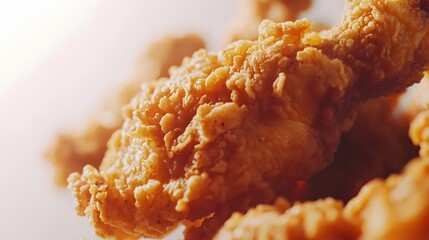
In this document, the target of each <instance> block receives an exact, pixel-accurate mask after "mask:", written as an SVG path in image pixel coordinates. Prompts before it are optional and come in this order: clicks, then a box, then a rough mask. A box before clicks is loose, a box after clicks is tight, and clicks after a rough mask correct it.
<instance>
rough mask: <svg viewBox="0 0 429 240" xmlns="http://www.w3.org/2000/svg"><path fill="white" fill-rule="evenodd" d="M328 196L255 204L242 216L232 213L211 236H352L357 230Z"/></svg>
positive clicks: (225, 238) (224, 239)
mask: <svg viewBox="0 0 429 240" xmlns="http://www.w3.org/2000/svg"><path fill="white" fill-rule="evenodd" d="M343 210H344V207H343V204H342V203H341V202H339V201H336V200H334V199H332V198H327V199H324V200H318V201H315V202H306V203H295V204H293V205H292V206H291V204H290V203H289V202H288V201H286V200H285V199H283V198H279V199H277V201H276V203H275V204H274V205H273V206H270V205H259V206H257V207H256V208H254V209H251V210H249V211H248V212H247V213H246V214H245V215H243V214H241V213H234V214H233V215H232V216H231V218H230V219H228V221H227V222H226V223H225V224H224V226H223V227H222V229H221V230H220V231H219V232H218V233H217V234H216V236H215V237H214V239H219V240H220V239H222V240H232V239H234V240H239V239H254V240H257V239H276V240H283V239H284V240H286V239H312V240H316V239H331V240H335V239H338V240H340V239H341V240H349V239H356V237H357V236H358V235H359V229H358V228H357V227H355V226H354V225H353V224H351V223H350V222H349V221H348V220H347V219H346V217H345V216H344V213H343Z"/></svg>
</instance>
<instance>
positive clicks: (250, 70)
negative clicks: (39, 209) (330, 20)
mask: <svg viewBox="0 0 429 240" xmlns="http://www.w3.org/2000/svg"><path fill="white" fill-rule="evenodd" d="M247 4H248V5H246V6H247V7H246V8H244V9H243V13H242V14H243V16H247V17H249V18H252V16H253V18H252V21H247V23H246V24H244V25H245V26H244V25H243V26H242V27H236V28H235V30H233V34H231V37H230V38H229V39H233V40H235V39H237V38H244V39H247V40H238V41H236V42H233V43H231V44H229V45H228V46H226V47H225V48H224V49H223V50H222V51H219V52H209V51H206V50H203V49H201V50H199V51H197V52H195V53H194V54H193V55H192V57H186V58H185V59H184V60H183V62H182V65H181V66H180V67H172V68H170V70H169V76H168V78H161V79H160V80H158V81H151V82H144V83H142V85H141V86H140V87H136V86H137V84H135V85H133V86H132V87H130V88H129V89H132V91H130V93H129V94H127V96H128V98H130V97H131V96H132V95H133V98H132V100H130V101H129V103H127V104H125V103H124V102H127V101H118V100H115V102H116V103H119V105H122V104H125V106H124V107H123V108H122V109H123V110H122V116H123V117H122V119H123V121H122V119H121V120H118V121H116V122H119V123H118V124H122V126H119V125H118V124H117V125H114V126H112V128H110V129H109V130H105V129H101V130H99V132H94V131H87V132H86V134H84V135H82V136H78V137H74V138H71V140H68V142H67V141H64V140H63V141H62V142H58V143H57V145H56V147H55V148H54V149H56V152H54V154H51V159H59V160H57V161H62V162H67V164H72V165H77V166H78V167H82V164H91V165H92V166H91V165H87V166H85V167H83V172H82V173H78V172H76V173H72V174H71V175H70V176H69V178H68V186H69V189H70V190H71V191H72V192H73V195H74V196H75V199H76V200H77V201H76V202H77V205H76V210H77V212H78V214H80V215H86V216H88V217H89V218H90V220H91V223H92V225H93V227H94V230H95V232H96V233H97V235H99V236H101V237H105V238H112V237H113V238H116V239H123V238H127V239H135V238H139V237H153V238H160V237H163V236H165V235H166V234H168V233H169V232H171V231H172V230H173V229H175V228H176V227H177V225H178V224H184V225H185V226H186V230H185V233H184V235H185V238H186V239H211V238H214V239H404V238H409V237H411V239H424V238H425V236H428V235H429V228H427V225H428V223H429V203H426V200H425V196H428V194H429V188H427V187H426V185H427V186H429V165H428V161H429V160H426V158H427V157H429V154H428V153H429V144H428V143H427V142H428V141H429V130H427V128H428V129H429V113H428V112H426V111H422V112H421V113H419V112H420V111H421V110H422V109H424V107H418V108H417V107H415V105H413V106H414V107H413V110H412V111H411V110H410V111H407V110H403V109H401V107H400V106H401V104H399V103H400V102H401V101H402V100H401V99H400V95H399V93H400V92H402V91H403V90H405V88H406V87H408V86H410V85H412V84H413V83H416V82H418V81H420V79H421V78H422V76H423V74H422V73H423V71H424V69H425V67H426V66H427V64H428V62H429V54H428V53H429V49H428V47H429V32H428V31H429V15H428V11H429V7H428V6H429V2H428V1H426V0H395V1H393V0H361V1H359V0H352V1H350V2H349V4H348V6H347V8H346V11H345V16H344V17H343V20H342V21H341V22H340V23H338V24H337V25H335V26H333V27H332V28H330V29H327V30H324V31H314V30H313V28H312V23H311V22H310V21H309V20H306V19H303V20H297V21H294V22H292V21H287V22H279V23H275V22H273V21H270V20H264V21H262V23H261V24H260V25H259V29H258V34H255V33H254V32H252V30H251V29H256V28H252V26H254V25H255V24H254V23H255V22H259V21H261V20H262V19H264V18H271V19H273V20H277V21H286V20H295V19H296V18H297V16H298V15H299V12H300V11H303V10H305V9H307V8H308V7H309V5H310V1H300V3H299V4H297V2H296V1H279V0H272V1H269V0H266V1H260V0H252V1H250V2H247ZM247 17H246V18H247ZM235 26H239V25H235ZM247 27H248V28H247ZM233 29H234V28H233ZM256 35H257V36H256ZM192 39H195V37H192ZM184 43H185V45H186V44H188V45H186V46H187V47H185V49H190V50H192V49H195V48H200V45H202V42H201V41H199V40H198V41H196V42H192V40H189V39H185V40H184ZM170 44H171V43H170ZM173 49H175V48H173ZM164 53H166V54H165V55H162V54H164ZM188 53H189V52H188V51H184V52H181V53H180V54H178V56H179V55H180V56H183V55H187V54H188ZM171 54H172V52H170V51H161V55H162V56H164V57H168V56H170V55H171ZM164 57H160V58H156V57H155V58H152V59H156V60H155V62H157V63H158V64H159V66H160V68H159V69H164V70H160V71H159V74H158V75H156V74H154V76H153V78H146V77H143V78H140V79H154V78H156V76H165V75H163V74H161V73H162V72H164V73H165V69H166V68H165V67H161V66H170V65H174V64H177V61H176V60H174V61H173V60H171V59H170V58H164ZM167 59H168V60H167ZM142 64H143V65H148V66H150V64H149V63H148V62H146V61H144V63H142ZM151 69H152V68H151ZM141 82H142V81H140V82H139V83H138V84H140V83H141ZM385 96H389V97H385ZM127 100H128V99H127ZM117 105H118V104H112V106H117ZM112 109H115V111H117V109H119V108H118V107H114V108H112ZM416 109H418V110H416ZM415 115H417V117H416V120H414V121H413V122H412V123H411V128H410V129H409V126H410V121H411V119H413V118H414V116H415ZM116 116H118V114H116ZM96 126H98V125H96ZM90 129H93V128H90ZM408 131H409V134H410V136H411V138H412V141H411V140H410V139H409V138H408ZM103 134H105V135H106V136H104V135H103ZM110 135H112V136H111V138H110V140H109V141H108V147H107V151H106V153H105V154H104V151H105V149H104V148H103V146H104V145H103V144H105V143H106V141H107V136H110ZM60 139H61V138H60ZM412 143H414V144H416V145H419V147H420V157H419V158H416V159H414V160H411V161H410V159H413V158H414V157H416V156H417V155H418V148H416V147H414V146H413V144H412ZM62 148H64V149H71V150H70V151H66V150H63V149H62ZM73 149H74V150H76V149H77V150H79V151H73ZM85 149H86V152H85V151H80V150H85ZM76 152H77V153H76ZM88 153H89V154H88ZM91 154H93V155H91ZM52 156H54V157H52ZM103 156H104V157H103ZM101 158H102V161H101V164H99V161H100V160H101ZM67 164H63V165H64V166H65V167H63V169H64V170H62V171H60V173H61V174H59V176H60V178H61V179H64V174H65V173H68V170H76V169H71V167H70V166H67ZM98 165H99V167H98ZM404 166H405V170H404V171H403V172H402V173H401V174H399V175H397V174H395V173H398V172H400V171H401V169H403V168H404ZM97 167H98V168H97ZM389 175H390V176H389ZM388 176H389V177H388ZM385 177H388V178H387V179H385V180H383V179H382V178H385ZM375 178H380V179H377V180H373V179H375ZM276 198H277V200H276V202H275V204H274V205H267V204H270V203H272V202H273V201H274V199H276ZM292 201H296V202H295V203H292ZM260 204H262V205H260ZM249 209H250V210H249ZM405 209H407V210H405ZM409 209H411V210H409ZM234 212H235V213H234ZM246 212H247V213H246ZM231 215H232V216H231ZM228 218H229V219H228Z"/></svg>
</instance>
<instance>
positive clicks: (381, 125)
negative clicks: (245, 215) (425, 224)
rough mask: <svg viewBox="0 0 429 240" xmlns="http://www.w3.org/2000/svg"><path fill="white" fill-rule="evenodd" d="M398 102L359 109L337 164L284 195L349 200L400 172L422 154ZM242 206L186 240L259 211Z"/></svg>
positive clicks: (204, 225)
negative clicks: (241, 214) (238, 215)
mask: <svg viewBox="0 0 429 240" xmlns="http://www.w3.org/2000/svg"><path fill="white" fill-rule="evenodd" d="M397 98H398V97H397V96H391V97H390V98H386V97H382V98H379V99H373V100H369V101H368V102H365V103H364V104H363V105H362V106H361V107H359V109H358V111H357V114H356V115H357V117H356V120H355V123H354V125H353V127H352V129H351V130H350V131H349V132H347V133H345V134H343V136H342V138H341V142H340V145H339V147H338V151H337V152H336V154H335V157H334V161H333V163H332V164H331V165H329V166H328V167H327V168H326V169H324V170H322V171H321V172H320V173H318V174H316V175H315V176H312V177H311V178H310V179H309V180H306V181H300V182H298V183H297V184H296V186H295V189H291V188H292V187H291V188H289V189H285V194H284V196H285V197H287V199H289V200H299V201H308V200H317V199H322V198H326V197H333V198H335V199H340V200H343V201H345V202H347V201H349V200H350V199H351V198H352V197H354V196H356V195H357V193H358V192H359V191H360V189H361V187H362V186H363V185H364V184H366V183H367V182H369V181H370V180H372V179H374V178H385V177H387V176H389V175H390V174H392V173H397V172H400V171H401V169H402V168H403V167H404V165H405V164H406V163H407V162H408V161H409V160H410V159H412V158H414V157H416V156H417V154H418V153H417V152H418V149H417V148H416V147H415V146H414V145H413V143H412V142H411V140H410V139H409V137H408V127H409V122H408V121H407V120H406V119H404V118H403V116H402V114H401V115H398V116H397V115H396V114H398V113H397V112H395V111H397V109H396V101H397ZM238 205H239V206H240V207H241V206H243V207H242V208H239V207H236V208H231V207H226V208H221V209H219V210H217V211H215V213H214V215H213V217H212V218H209V219H205V220H204V222H203V223H202V224H201V225H200V226H191V227H188V228H187V229H186V231H185V239H189V240H191V239H211V237H212V236H213V235H214V234H216V232H217V231H218V230H219V228H220V227H222V225H223V224H224V222H225V221H226V220H227V219H228V218H229V216H230V215H231V214H232V212H234V211H236V212H246V210H247V209H249V206H250V207H254V205H253V206H252V205H249V204H238Z"/></svg>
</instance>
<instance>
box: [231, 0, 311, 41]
mask: <svg viewBox="0 0 429 240" xmlns="http://www.w3.org/2000/svg"><path fill="white" fill-rule="evenodd" d="M311 3H312V0H300V1H296V0H241V3H240V5H239V13H238V14H237V15H236V17H235V19H234V22H233V24H232V26H231V29H230V33H229V34H228V38H227V42H228V43H230V42H233V41H236V40H243V39H246V40H254V39H256V38H258V26H259V24H260V23H261V21H262V20H265V19H269V20H272V21H273V22H285V21H295V20H296V19H298V17H299V14H300V13H301V12H302V11H305V10H307V9H308V8H310V6H311Z"/></svg>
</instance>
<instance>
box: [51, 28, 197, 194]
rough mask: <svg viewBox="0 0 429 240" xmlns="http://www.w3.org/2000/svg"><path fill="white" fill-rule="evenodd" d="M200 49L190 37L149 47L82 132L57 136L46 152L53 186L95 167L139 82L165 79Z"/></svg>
mask: <svg viewBox="0 0 429 240" xmlns="http://www.w3.org/2000/svg"><path fill="white" fill-rule="evenodd" d="M203 47H204V43H203V40H202V39H201V38H200V37H198V36H196V35H192V34H190V35H186V36H183V37H165V38H163V39H161V40H159V41H157V42H154V43H153V44H152V45H151V46H149V48H148V51H147V52H146V53H145V54H144V55H142V57H140V59H139V61H138V68H137V73H136V77H134V79H133V80H132V81H129V82H126V83H124V84H123V86H121V87H120V89H119V91H117V92H114V93H113V94H111V95H110V96H112V95H113V98H112V97H111V98H109V99H108V101H106V103H105V104H104V107H103V110H102V111H101V112H100V113H99V114H98V115H97V116H96V118H95V119H94V120H92V121H91V122H90V123H89V125H88V126H86V128H85V129H84V130H83V131H79V132H70V133H64V134H60V135H59V136H58V137H57V139H56V140H55V142H54V143H53V145H52V146H51V147H50V148H49V149H48V151H47V153H46V158H47V159H48V160H49V161H50V162H51V163H52V164H53V165H54V166H55V172H54V173H55V176H54V177H55V183H56V184H57V185H59V186H65V185H67V177H68V175H70V173H72V172H76V171H81V169H82V168H83V167H84V166H85V165H87V164H91V165H93V166H95V167H99V165H100V163H101V160H102V159H103V157H104V153H105V152H106V150H107V141H108V140H109V139H110V137H111V136H112V134H113V132H114V131H116V130H117V129H119V128H120V127H121V125H122V116H121V108H122V106H123V105H124V104H126V103H128V102H129V101H130V100H131V99H132V97H133V96H134V95H135V94H137V92H139V91H140V85H141V83H142V82H144V81H151V80H156V79H158V78H161V77H167V76H168V69H169V68H170V67H171V66H174V65H179V64H180V62H181V61H182V59H183V58H184V57H185V56H190V55H192V53H193V52H194V51H196V50H198V49H200V48H203Z"/></svg>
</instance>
